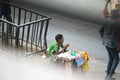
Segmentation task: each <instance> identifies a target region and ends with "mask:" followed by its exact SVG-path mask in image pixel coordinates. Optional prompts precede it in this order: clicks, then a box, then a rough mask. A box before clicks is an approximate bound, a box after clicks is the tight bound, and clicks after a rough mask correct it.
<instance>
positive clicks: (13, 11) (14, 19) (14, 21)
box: [13, 6, 16, 23]
mask: <svg viewBox="0 0 120 80" xmlns="http://www.w3.org/2000/svg"><path fill="white" fill-rule="evenodd" d="M15 9H16V8H15V6H13V23H15Z"/></svg>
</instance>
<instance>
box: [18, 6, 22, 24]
mask: <svg viewBox="0 0 120 80" xmlns="http://www.w3.org/2000/svg"><path fill="white" fill-rule="evenodd" d="M20 22H21V8H19V11H18V25H20Z"/></svg>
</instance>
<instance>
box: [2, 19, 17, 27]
mask: <svg viewBox="0 0 120 80" xmlns="http://www.w3.org/2000/svg"><path fill="white" fill-rule="evenodd" d="M0 21H4V22H5V23H8V24H11V25H13V26H15V27H18V25H17V24H15V23H12V22H10V21H7V20H4V19H2V18H0Z"/></svg>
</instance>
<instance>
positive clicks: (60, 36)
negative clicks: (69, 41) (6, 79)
mask: <svg viewBox="0 0 120 80" xmlns="http://www.w3.org/2000/svg"><path fill="white" fill-rule="evenodd" d="M62 38H63V35H62V34H57V35H56V36H55V40H56V41H57V42H58V40H60V39H62Z"/></svg>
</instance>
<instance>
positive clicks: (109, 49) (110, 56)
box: [106, 47, 113, 76]
mask: <svg viewBox="0 0 120 80" xmlns="http://www.w3.org/2000/svg"><path fill="white" fill-rule="evenodd" d="M106 49H107V52H108V57H109V61H108V65H107V76H108V75H109V73H110V70H111V67H112V64H113V56H112V53H113V51H112V49H111V48H109V47H106Z"/></svg>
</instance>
